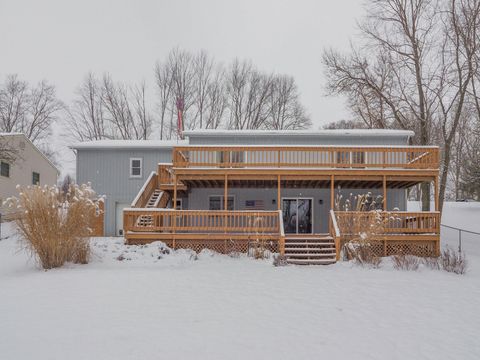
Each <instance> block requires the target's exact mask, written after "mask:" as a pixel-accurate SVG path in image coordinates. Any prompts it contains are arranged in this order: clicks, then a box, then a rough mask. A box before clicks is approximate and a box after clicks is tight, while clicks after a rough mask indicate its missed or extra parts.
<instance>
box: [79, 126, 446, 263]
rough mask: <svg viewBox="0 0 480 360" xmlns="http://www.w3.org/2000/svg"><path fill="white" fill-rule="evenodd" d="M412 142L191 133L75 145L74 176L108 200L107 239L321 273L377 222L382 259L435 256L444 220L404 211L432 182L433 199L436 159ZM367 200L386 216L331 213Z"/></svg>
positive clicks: (387, 134)
mask: <svg viewBox="0 0 480 360" xmlns="http://www.w3.org/2000/svg"><path fill="white" fill-rule="evenodd" d="M412 136H413V133H412V132H410V131H400V130H375V131H373V130H324V131H261V130H254V131H250V130H247V131H231V130H199V131H187V132H185V137H186V139H187V140H185V141H183V142H179V143H177V142H173V143H172V142H155V141H153V142H152V141H147V142H138V141H135V142H128V141H127V142H125V141H124V142H117V141H113V142H112V141H103V142H102V141H101V142H94V143H84V144H78V145H76V146H75V149H76V150H77V175H78V179H79V181H80V182H83V181H91V182H92V184H93V186H94V188H96V190H97V191H99V192H101V193H105V194H106V195H107V200H106V201H107V204H106V208H107V211H106V224H107V225H106V226H107V229H106V230H107V233H113V232H112V231H113V229H114V228H116V234H120V230H122V229H123V232H122V233H123V235H124V236H125V238H126V241H127V242H128V243H145V242H149V241H155V240H161V241H164V242H166V243H167V244H168V245H169V246H171V247H173V248H192V249H195V250H200V249H202V248H211V249H214V250H216V251H221V252H230V251H247V249H248V248H249V247H252V246H257V245H258V243H259V242H261V243H262V244H264V245H265V246H268V247H270V248H271V249H272V250H273V251H278V252H280V253H282V254H285V255H286V256H287V257H288V258H289V260H290V262H294V263H299V264H303V263H308V264H322V263H331V262H334V261H335V260H336V259H338V256H339V250H340V247H341V246H342V243H344V242H345V241H348V240H349V239H350V238H351V237H352V236H353V232H352V230H351V225H352V224H357V225H358V224H360V223H362V222H363V223H365V224H368V223H369V222H371V221H372V220H373V221H375V219H372V218H371V217H372V216H380V217H381V221H380V222H381V224H382V227H381V228H382V232H381V233H377V234H375V239H372V244H373V245H374V246H375V248H376V249H377V250H378V253H379V254H380V255H389V254H394V253H400V252H401V253H414V254H417V255H423V256H431V255H435V254H437V253H438V251H439V226H440V213H439V212H438V211H431V212H420V213H418V212H416V213H413V212H407V211H406V210H407V202H406V200H407V190H408V189H409V188H411V187H412V186H414V185H417V184H419V183H422V182H429V183H432V185H433V189H434V193H435V199H437V197H438V172H439V153H438V148H437V147H431V146H423V147H418V146H410V145H409V143H410V139H411V137H412ZM104 190H105V191H104ZM107 190H108V191H107ZM135 191H137V194H136V196H135V195H134V192H135ZM366 193H371V194H372V196H371V197H370V198H371V199H375V198H377V197H379V198H381V201H378V200H377V201H376V205H375V207H376V208H379V207H380V208H381V210H382V211H380V212H376V213H372V212H366V211H361V212H360V211H344V210H345V209H344V208H342V207H339V206H338V203H341V202H342V201H343V202H344V201H345V198H346V197H351V196H354V195H355V194H359V195H361V194H366ZM342 194H343V195H342ZM109 196H110V197H111V199H110V204H109ZM340 196H343V200H341V199H340ZM131 199H133V201H132V202H131V204H130V205H129V206H128V202H129V201H130V200H131ZM369 201H371V202H372V203H373V201H372V200H369ZM336 203H337V206H336ZM435 204H436V205H435V206H436V210H437V209H438V201H435ZM122 212H123V219H122V217H121V216H122V215H121V214H122ZM113 214H115V219H113ZM120 224H121V225H120ZM121 228H122V229H121Z"/></svg>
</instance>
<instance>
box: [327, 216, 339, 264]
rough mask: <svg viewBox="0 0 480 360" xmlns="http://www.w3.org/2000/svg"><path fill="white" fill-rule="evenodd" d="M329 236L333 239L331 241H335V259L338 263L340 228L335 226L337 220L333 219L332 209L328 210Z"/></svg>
mask: <svg viewBox="0 0 480 360" xmlns="http://www.w3.org/2000/svg"><path fill="white" fill-rule="evenodd" d="M330 235H331V236H332V237H333V240H334V241H335V257H336V259H337V261H338V260H340V240H341V234H340V228H339V227H338V224H337V218H336V217H335V211H333V209H330Z"/></svg>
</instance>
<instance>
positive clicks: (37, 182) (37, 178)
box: [32, 171, 40, 185]
mask: <svg viewBox="0 0 480 360" xmlns="http://www.w3.org/2000/svg"><path fill="white" fill-rule="evenodd" d="M32 184H33V185H40V174H39V173H37V172H35V171H34V172H32Z"/></svg>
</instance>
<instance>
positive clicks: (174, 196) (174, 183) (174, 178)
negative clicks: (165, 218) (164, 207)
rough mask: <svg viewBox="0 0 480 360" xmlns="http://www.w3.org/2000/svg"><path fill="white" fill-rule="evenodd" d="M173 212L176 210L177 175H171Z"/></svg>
mask: <svg viewBox="0 0 480 360" xmlns="http://www.w3.org/2000/svg"><path fill="white" fill-rule="evenodd" d="M172 208H173V210H177V175H176V174H174V175H173V204H172Z"/></svg>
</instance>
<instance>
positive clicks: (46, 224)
mask: <svg viewBox="0 0 480 360" xmlns="http://www.w3.org/2000/svg"><path fill="white" fill-rule="evenodd" d="M18 190H19V196H18V198H17V197H13V198H10V199H8V200H7V201H6V205H7V206H8V207H10V208H12V209H15V210H16V211H17V213H18V216H16V218H15V222H16V225H17V227H18V229H19V232H20V234H21V235H22V238H23V239H24V241H25V248H26V250H27V251H29V252H30V253H31V255H32V256H34V257H35V258H36V260H37V261H38V262H39V264H40V265H41V266H42V268H44V269H51V268H55V267H60V266H62V265H63V264H65V262H74V263H81V264H85V263H87V262H88V260H89V256H90V246H89V236H90V235H91V233H92V229H93V226H94V223H95V218H96V216H98V214H99V210H98V203H96V202H95V201H94V199H95V197H96V196H95V193H94V191H93V190H92V189H91V188H90V186H89V185H80V186H78V185H71V186H70V188H69V190H68V191H67V192H62V191H60V190H59V188H58V187H56V186H43V187H42V186H29V187H26V188H20V187H18Z"/></svg>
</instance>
